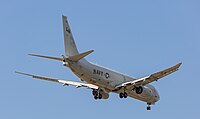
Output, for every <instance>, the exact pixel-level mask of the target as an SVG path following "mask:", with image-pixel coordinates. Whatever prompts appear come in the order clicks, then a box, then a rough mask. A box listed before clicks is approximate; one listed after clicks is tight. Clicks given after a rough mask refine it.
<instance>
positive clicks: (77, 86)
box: [15, 72, 98, 89]
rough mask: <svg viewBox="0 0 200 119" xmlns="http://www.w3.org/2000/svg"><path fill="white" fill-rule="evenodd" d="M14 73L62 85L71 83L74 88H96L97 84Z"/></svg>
mask: <svg viewBox="0 0 200 119" xmlns="http://www.w3.org/2000/svg"><path fill="white" fill-rule="evenodd" d="M15 73H18V74H22V75H26V76H31V77H32V78H36V79H41V80H47V81H52V82H57V83H61V84H62V85H63V86H65V85H67V86H68V85H72V86H75V87H76V88H79V87H85V88H89V89H98V86H96V85H93V84H88V83H82V82H75V81H68V80H60V79H55V78H48V77H42V76H36V75H32V74H27V73H22V72H15Z"/></svg>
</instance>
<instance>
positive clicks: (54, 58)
mask: <svg viewBox="0 0 200 119" xmlns="http://www.w3.org/2000/svg"><path fill="white" fill-rule="evenodd" d="M29 55H31V56H36V57H42V58H48V59H52V60H59V61H63V58H57V57H51V56H44V55H36V54H29Z"/></svg>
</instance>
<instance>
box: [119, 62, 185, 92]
mask: <svg viewBox="0 0 200 119" xmlns="http://www.w3.org/2000/svg"><path fill="white" fill-rule="evenodd" d="M181 64H182V63H179V64H177V65H175V66H173V67H170V68H168V69H165V70H163V71H160V72H157V73H154V74H151V75H149V76H145V77H143V78H139V79H136V80H134V81H129V82H125V83H123V84H121V85H119V86H117V87H116V88H120V87H126V88H127V89H129V88H133V87H137V86H144V85H146V84H149V83H151V82H153V81H157V80H158V79H160V78H162V77H165V76H167V75H169V74H171V73H173V72H175V71H177V70H178V68H179V67H180V66H181Z"/></svg>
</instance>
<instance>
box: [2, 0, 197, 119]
mask: <svg viewBox="0 0 200 119" xmlns="http://www.w3.org/2000/svg"><path fill="white" fill-rule="evenodd" d="M199 4H200V2H199V1H198V0H167V1H161V0H151V1H149V0H137V1H136V0H127V1H119V0H118V1H117V0H109V1H108V0H101V1H98V2H97V1H93V0H84V1H81V0H79V1H78V0H71V1H70V0H57V1H41V0H2V1H1V4H0V16H1V18H0V33H1V35H0V39H1V44H0V46H1V47H0V54H1V63H0V64H1V65H0V66H1V69H0V72H1V83H0V94H1V97H0V118H1V119H12V118H15V119H27V118H28V119H36V118H48V119H54V118H74V119H80V118H96V119H102V118H162V119H169V118H181V119H187V118H194V119H197V118H198V117H199V113H200V111H199V107H200V104H199V100H200V95H199V90H200V88H199V84H200V79H199V76H198V74H199V67H200V63H199V61H200V56H199V51H200V47H199V44H200V34H199V32H200V22H199V21H200V14H199V12H200V7H199ZM62 14H64V15H67V16H68V19H69V22H70V25H71V29H72V32H73V35H74V38H75V41H76V43H77V46H78V49H79V51H87V50H91V49H94V50H95V52H94V53H93V54H91V55H89V56H88V57H87V59H88V60H90V61H92V62H95V63H97V64H100V65H103V66H106V67H109V68H112V69H115V70H117V71H120V72H123V73H126V74H129V75H131V76H134V77H142V76H146V75H149V74H151V73H154V72H157V71H159V70H162V69H165V68H168V67H170V66H172V65H175V64H176V63H179V62H183V65H182V66H181V69H180V70H179V71H178V72H176V73H174V74H172V75H170V76H168V77H165V78H163V79H162V80H160V81H158V82H155V83H153V85H154V86H155V87H156V88H157V89H158V91H159V93H160V96H161V100H160V101H159V102H158V103H157V104H156V105H155V106H153V107H152V110H151V111H146V103H143V102H140V101H138V100H135V99H132V98H127V99H119V98H118V95H116V94H111V95H110V99H109V100H98V101H96V100H94V99H93V96H92V95H91V91H90V90H88V89H84V88H80V89H76V88H74V87H62V86H61V85H59V84H55V83H51V82H45V81H41V80H35V79H32V78H30V77H25V76H21V75H17V74H15V73H14V71H16V70H17V71H23V72H27V73H33V74H38V75H43V76H48V77H56V78H61V79H70V80H75V81H79V79H78V78H77V77H76V76H74V75H73V74H72V73H71V72H70V71H69V70H68V69H66V68H65V67H63V66H62V63H61V62H57V61H51V60H45V59H40V58H35V57H30V56H28V55H27V54H29V53H37V54H44V55H52V56H58V57H59V56H61V55H62V54H64V45H63V42H64V41H63V33H62V22H61V21H62V20H61V15H62Z"/></svg>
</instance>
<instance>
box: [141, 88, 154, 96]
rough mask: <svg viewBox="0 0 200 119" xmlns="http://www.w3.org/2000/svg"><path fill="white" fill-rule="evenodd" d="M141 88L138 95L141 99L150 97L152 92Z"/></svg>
mask: <svg viewBox="0 0 200 119" xmlns="http://www.w3.org/2000/svg"><path fill="white" fill-rule="evenodd" d="M142 88H143V91H142V93H141V94H140V95H141V96H142V97H151V96H152V91H151V89H149V88H147V87H144V86H143V87H142Z"/></svg>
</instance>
